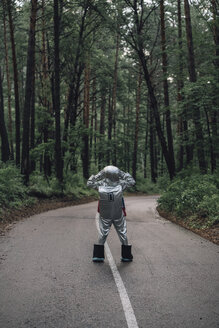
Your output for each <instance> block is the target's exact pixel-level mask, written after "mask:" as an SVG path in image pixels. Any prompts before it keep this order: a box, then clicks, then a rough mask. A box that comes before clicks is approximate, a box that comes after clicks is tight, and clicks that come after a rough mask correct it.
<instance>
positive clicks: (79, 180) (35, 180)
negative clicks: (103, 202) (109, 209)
mask: <svg viewBox="0 0 219 328" xmlns="http://www.w3.org/2000/svg"><path fill="white" fill-rule="evenodd" d="M29 194H31V195H35V196H37V197H38V198H40V197H41V198H51V197H64V196H69V197H72V198H74V199H79V198H81V197H83V196H95V195H96V192H95V191H94V190H91V189H88V188H87V185H86V183H85V181H84V179H83V177H82V175H80V174H72V173H68V174H66V175H65V176H64V179H63V184H62V185H60V184H59V182H58V180H57V179H56V177H54V176H51V177H48V178H47V179H46V178H45V177H44V175H42V174H41V173H40V172H35V173H34V174H32V175H31V178H30V187H29Z"/></svg>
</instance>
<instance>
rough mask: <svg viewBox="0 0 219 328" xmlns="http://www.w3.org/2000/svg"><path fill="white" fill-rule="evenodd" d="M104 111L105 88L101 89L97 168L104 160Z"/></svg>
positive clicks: (101, 165)
mask: <svg viewBox="0 0 219 328" xmlns="http://www.w3.org/2000/svg"><path fill="white" fill-rule="evenodd" d="M105 112H106V90H104V89H102V90H101V107H100V130H99V132H100V139H99V151H98V168H99V170H101V169H102V167H103V165H104V162H105V149H104V133H105Z"/></svg>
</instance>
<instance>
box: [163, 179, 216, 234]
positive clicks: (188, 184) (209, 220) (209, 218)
mask: <svg viewBox="0 0 219 328" xmlns="http://www.w3.org/2000/svg"><path fill="white" fill-rule="evenodd" d="M218 182H219V181H218V177H216V176H215V175H200V174H194V175H189V176H187V177H185V176H182V175H179V176H177V177H176V178H175V179H174V180H173V182H172V183H171V184H170V185H169V186H168V187H167V189H166V191H165V192H164V193H163V194H162V196H161V197H160V199H159V200H158V203H159V206H160V208H161V209H163V210H165V211H167V212H171V213H173V214H174V215H175V216H177V217H179V218H183V219H185V220H187V221H188V223H189V224H190V225H192V226H197V227H200V228H206V227H209V226H212V225H213V224H215V223H217V222H218V221H219V189H218V187H219V183H218Z"/></svg>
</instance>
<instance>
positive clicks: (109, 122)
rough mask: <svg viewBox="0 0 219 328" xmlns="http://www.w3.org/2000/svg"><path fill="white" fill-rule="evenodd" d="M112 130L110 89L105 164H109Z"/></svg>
mask: <svg viewBox="0 0 219 328" xmlns="http://www.w3.org/2000/svg"><path fill="white" fill-rule="evenodd" d="M112 128H113V112H112V106H111V88H109V102H108V145H107V163H108V165H109V164H110V162H111V158H112V155H111V147H112Z"/></svg>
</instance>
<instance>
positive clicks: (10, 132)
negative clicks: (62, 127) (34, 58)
mask: <svg viewBox="0 0 219 328" xmlns="http://www.w3.org/2000/svg"><path fill="white" fill-rule="evenodd" d="M3 25H4V48H5V63H6V75H7V87H8V88H7V91H8V131H9V144H10V158H11V159H12V160H13V159H14V147H13V135H12V114H11V78H10V71H9V62H8V43H7V27H6V8H5V3H4V2H3Z"/></svg>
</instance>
